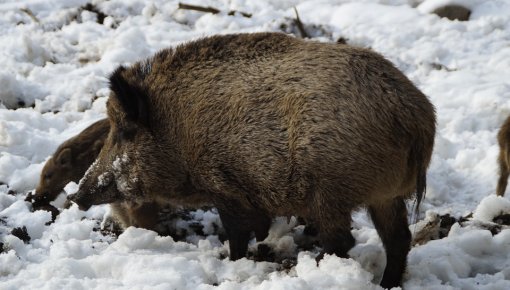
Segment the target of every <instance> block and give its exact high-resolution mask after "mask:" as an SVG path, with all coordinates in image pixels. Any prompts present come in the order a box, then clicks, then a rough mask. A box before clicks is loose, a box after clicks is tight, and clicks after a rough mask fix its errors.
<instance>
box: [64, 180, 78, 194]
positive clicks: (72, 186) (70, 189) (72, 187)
mask: <svg viewBox="0 0 510 290" xmlns="http://www.w3.org/2000/svg"><path fill="white" fill-rule="evenodd" d="M78 189H79V186H78V184H76V182H73V181H71V182H69V183H68V184H66V186H65V187H64V191H65V192H66V194H67V195H73V194H75V193H76V192H78Z"/></svg>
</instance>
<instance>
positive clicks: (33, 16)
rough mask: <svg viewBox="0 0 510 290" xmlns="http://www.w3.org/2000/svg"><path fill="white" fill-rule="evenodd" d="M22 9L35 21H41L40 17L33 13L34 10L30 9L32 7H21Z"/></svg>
mask: <svg viewBox="0 0 510 290" xmlns="http://www.w3.org/2000/svg"><path fill="white" fill-rule="evenodd" d="M20 10H21V12H25V13H26V14H27V15H28V16H30V18H32V20H33V21H34V22H37V23H40V21H39V19H37V17H35V15H34V13H32V11H30V9H28V8H21V9H20Z"/></svg>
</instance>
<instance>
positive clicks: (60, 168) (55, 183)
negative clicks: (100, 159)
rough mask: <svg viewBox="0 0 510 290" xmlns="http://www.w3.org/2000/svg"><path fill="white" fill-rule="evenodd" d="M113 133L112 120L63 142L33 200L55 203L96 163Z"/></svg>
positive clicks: (50, 161)
mask: <svg viewBox="0 0 510 290" xmlns="http://www.w3.org/2000/svg"><path fill="white" fill-rule="evenodd" d="M109 131H110V123H109V121H108V119H102V120H99V121H97V122H95V123H93V124H92V125H90V126H89V127H87V128H85V130H83V131H82V132H81V133H80V134H78V135H76V136H74V137H72V138H70V139H68V140H66V141H65V142H64V143H62V144H61V145H60V146H59V147H58V148H57V150H56V151H55V153H53V156H52V157H51V158H50V159H49V160H48V161H46V163H45V164H44V167H43V170H42V172H41V178H40V179H39V184H38V185H37V188H36V189H35V194H34V196H33V199H34V200H35V201H40V200H46V201H52V200H55V198H57V196H58V195H59V194H60V193H61V192H62V190H64V187H65V186H66V185H67V184H68V183H69V182H71V181H74V182H78V181H79V180H80V179H81V178H82V177H83V175H84V174H85V171H87V169H88V168H89V166H90V165H91V164H92V163H93V162H94V160H96V158H97V156H98V155H99V152H100V151H101V148H102V147H103V144H104V141H105V140H106V137H107V136H108V132H109Z"/></svg>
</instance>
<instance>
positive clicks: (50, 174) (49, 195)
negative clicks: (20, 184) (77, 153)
mask: <svg viewBox="0 0 510 290" xmlns="http://www.w3.org/2000/svg"><path fill="white" fill-rule="evenodd" d="M74 178H75V174H74V172H73V158H72V152H71V149H70V148H62V150H57V152H56V153H55V155H54V156H53V157H51V158H50V159H48V161H46V164H44V167H43V170H42V172H41V177H40V180H39V184H38V185H37V188H36V190H35V195H34V198H35V199H36V200H47V201H52V200H54V199H55V198H57V196H58V195H59V194H60V192H62V190H63V189H64V187H65V186H66V184H68V183H69V182H70V181H73V180H74ZM78 179H79V177H78Z"/></svg>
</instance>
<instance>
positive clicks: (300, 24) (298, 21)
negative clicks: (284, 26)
mask: <svg viewBox="0 0 510 290" xmlns="http://www.w3.org/2000/svg"><path fill="white" fill-rule="evenodd" d="M294 12H296V20H295V22H296V26H297V28H298V30H299V33H301V37H302V38H310V36H309V35H308V33H306V30H305V27H304V25H303V22H301V19H299V14H298V12H297V9H296V7H294Z"/></svg>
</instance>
